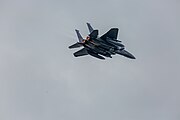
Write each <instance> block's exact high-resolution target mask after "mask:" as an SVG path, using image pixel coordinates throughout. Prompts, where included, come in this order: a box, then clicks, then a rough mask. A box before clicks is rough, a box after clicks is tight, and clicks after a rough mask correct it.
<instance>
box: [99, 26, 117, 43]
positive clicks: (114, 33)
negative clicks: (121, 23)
mask: <svg viewBox="0 0 180 120" xmlns="http://www.w3.org/2000/svg"><path fill="white" fill-rule="evenodd" d="M118 30H119V29H118V28H111V29H110V30H109V31H108V32H107V33H105V34H104V35H103V36H101V37H100V38H101V39H104V40H105V39H106V38H107V37H108V38H111V39H117V36H118Z"/></svg>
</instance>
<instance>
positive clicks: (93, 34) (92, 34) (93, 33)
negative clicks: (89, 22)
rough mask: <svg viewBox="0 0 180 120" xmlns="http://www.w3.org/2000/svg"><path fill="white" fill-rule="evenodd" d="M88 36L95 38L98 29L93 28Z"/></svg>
mask: <svg viewBox="0 0 180 120" xmlns="http://www.w3.org/2000/svg"><path fill="white" fill-rule="evenodd" d="M89 36H90V38H97V36H98V30H93V31H92V32H91V33H90V34H89Z"/></svg>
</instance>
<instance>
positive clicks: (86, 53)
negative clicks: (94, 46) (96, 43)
mask: <svg viewBox="0 0 180 120" xmlns="http://www.w3.org/2000/svg"><path fill="white" fill-rule="evenodd" d="M84 55H88V52H87V50H86V49H85V48H83V49H81V50H79V51H77V52H75V53H74V56H75V57H79V56H84Z"/></svg>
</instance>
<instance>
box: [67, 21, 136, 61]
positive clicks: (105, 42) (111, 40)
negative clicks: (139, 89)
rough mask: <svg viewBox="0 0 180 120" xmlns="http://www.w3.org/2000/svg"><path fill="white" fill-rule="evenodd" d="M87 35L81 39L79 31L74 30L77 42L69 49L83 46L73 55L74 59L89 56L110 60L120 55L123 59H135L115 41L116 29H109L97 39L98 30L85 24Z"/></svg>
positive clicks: (119, 42)
mask: <svg viewBox="0 0 180 120" xmlns="http://www.w3.org/2000/svg"><path fill="white" fill-rule="evenodd" d="M87 26H88V30H89V33H90V34H89V35H88V36H87V37H86V39H83V38H82V36H81V34H80V32H79V30H75V31H76V34H77V36H78V39H79V42H77V43H75V44H73V45H71V46H69V48H70V49H71V48H78V47H81V46H83V47H84V48H82V49H81V50H79V51H77V52H75V53H74V56H75V57H79V56H84V55H88V54H89V55H91V56H93V57H96V58H99V59H105V58H104V57H103V56H105V57H110V58H112V56H111V55H115V54H120V55H123V56H125V57H128V58H131V59H135V57H134V56H133V55H132V54H131V53H129V52H128V51H126V50H125V46H124V45H123V44H122V42H121V41H119V40H117V35H118V28H111V29H110V30H109V31H108V32H107V33H105V34H104V35H102V36H101V37H98V30H94V29H93V27H92V26H91V25H90V23H87Z"/></svg>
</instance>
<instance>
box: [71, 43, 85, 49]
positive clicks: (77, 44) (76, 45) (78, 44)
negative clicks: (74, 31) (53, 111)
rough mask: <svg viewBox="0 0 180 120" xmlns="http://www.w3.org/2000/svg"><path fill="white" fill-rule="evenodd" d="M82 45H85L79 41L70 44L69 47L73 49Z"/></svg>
mask: <svg viewBox="0 0 180 120" xmlns="http://www.w3.org/2000/svg"><path fill="white" fill-rule="evenodd" d="M81 46H83V45H82V43H78V42H77V43H75V44H73V45H71V46H69V48H70V49H72V48H78V47H81Z"/></svg>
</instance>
